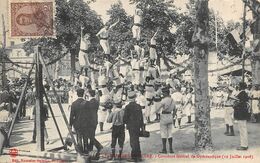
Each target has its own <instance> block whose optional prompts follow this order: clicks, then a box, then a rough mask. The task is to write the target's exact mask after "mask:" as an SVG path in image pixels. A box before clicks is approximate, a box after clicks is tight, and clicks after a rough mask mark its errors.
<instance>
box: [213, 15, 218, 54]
mask: <svg viewBox="0 0 260 163" xmlns="http://www.w3.org/2000/svg"><path fill="white" fill-rule="evenodd" d="M217 13H218V12H217V11H216V12H214V15H215V30H216V31H215V39H216V51H217V54H218V20H217Z"/></svg>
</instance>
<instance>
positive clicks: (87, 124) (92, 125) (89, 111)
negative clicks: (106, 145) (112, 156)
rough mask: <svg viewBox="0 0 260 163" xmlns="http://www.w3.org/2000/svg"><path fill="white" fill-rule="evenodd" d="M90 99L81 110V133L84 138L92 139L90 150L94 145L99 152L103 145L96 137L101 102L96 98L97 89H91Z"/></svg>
mask: <svg viewBox="0 0 260 163" xmlns="http://www.w3.org/2000/svg"><path fill="white" fill-rule="evenodd" d="M89 94H90V100H89V101H84V102H83V103H82V105H83V107H84V109H82V110H81V111H80V116H79V121H80V122H81V123H80V133H81V134H82V135H83V138H84V139H85V140H86V139H89V140H90V145H89V146H88V149H86V148H85V149H86V150H88V151H91V150H92V149H93V145H94V146H95V147H96V148H97V151H98V153H99V152H100V151H101V149H102V148H103V146H102V145H101V144H100V143H99V142H98V140H97V139H95V132H96V128H97V124H98V119H97V111H98V108H99V102H98V101H97V100H96V99H95V91H94V90H89ZM92 144H93V145H92Z"/></svg>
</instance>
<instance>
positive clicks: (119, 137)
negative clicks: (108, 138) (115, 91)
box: [107, 99, 125, 160]
mask: <svg viewBox="0 0 260 163" xmlns="http://www.w3.org/2000/svg"><path fill="white" fill-rule="evenodd" d="M114 106H115V109H114V110H113V111H112V112H111V110H110V111H109V112H110V113H109V116H108V118H107V123H112V125H113V126H112V142H111V150H112V154H111V157H110V160H115V151H116V149H115V147H116V142H117V141H118V145H119V155H118V158H119V159H121V155H122V152H123V146H124V141H125V124H124V122H123V117H124V110H123V109H122V101H121V99H116V101H114Z"/></svg>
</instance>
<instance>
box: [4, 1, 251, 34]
mask: <svg viewBox="0 0 260 163" xmlns="http://www.w3.org/2000/svg"><path fill="white" fill-rule="evenodd" d="M20 1H25V0H20ZM27 1H28V0H27ZM30 1H34V0H30ZM86 1H87V0H86ZM116 2H118V0H96V2H94V3H91V4H90V7H91V8H92V9H93V10H95V11H96V12H97V13H98V14H99V15H101V17H102V19H103V21H104V23H105V22H106V21H107V20H108V19H109V16H108V15H107V10H108V9H109V8H110V6H111V5H112V4H113V3H116ZM121 2H122V4H123V8H124V9H125V10H126V12H127V14H129V15H133V13H134V6H133V5H130V4H129V0H121ZM187 2H188V0H175V5H176V7H179V8H181V11H185V10H186V3H187ZM7 7H8V0H0V16H1V15H2V14H4V17H5V19H6V26H7V29H8V28H9V27H8V24H9V23H8V9H7ZM209 8H210V9H213V10H214V11H215V12H218V14H219V16H220V17H222V18H223V20H224V22H227V21H229V20H232V19H233V20H235V21H238V20H239V19H240V18H242V15H243V3H242V0H209ZM247 15H248V18H251V15H252V14H251V12H249V13H248V14H247ZM0 20H1V21H0V22H1V24H0V39H1V34H2V16H1V17H0Z"/></svg>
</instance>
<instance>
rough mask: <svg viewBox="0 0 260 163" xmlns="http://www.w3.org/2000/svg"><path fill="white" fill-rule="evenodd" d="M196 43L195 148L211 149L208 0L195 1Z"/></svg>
mask: <svg viewBox="0 0 260 163" xmlns="http://www.w3.org/2000/svg"><path fill="white" fill-rule="evenodd" d="M195 11H196V12H195V13H196V23H195V28H194V34H193V36H192V42H193V44H194V87H195V148H196V149H197V150H198V151H201V150H211V149H212V147H213V144H212V139H211V125H210V107H209V96H208V52H209V9H208V0H196V1H195Z"/></svg>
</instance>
